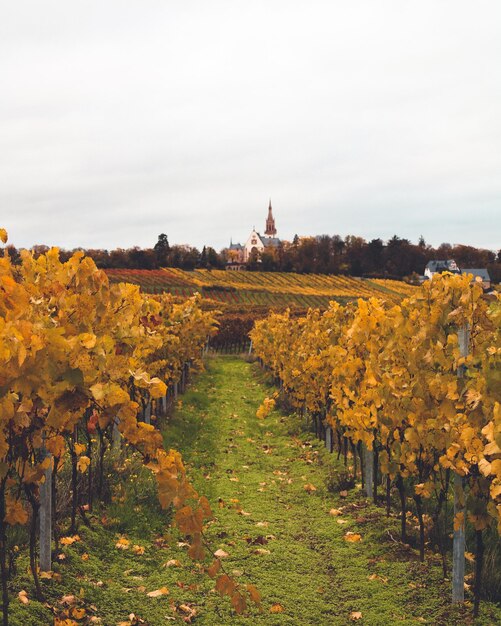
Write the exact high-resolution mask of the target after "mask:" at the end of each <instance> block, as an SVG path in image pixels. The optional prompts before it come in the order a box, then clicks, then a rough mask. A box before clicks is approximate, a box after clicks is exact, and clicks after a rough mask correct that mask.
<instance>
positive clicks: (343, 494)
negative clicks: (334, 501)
mask: <svg viewBox="0 0 501 626" xmlns="http://www.w3.org/2000/svg"><path fill="white" fill-rule="evenodd" d="M339 495H340V496H341V498H347V497H348V492H347V491H346V489H344V490H343V491H340V492H339Z"/></svg>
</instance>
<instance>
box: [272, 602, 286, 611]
mask: <svg viewBox="0 0 501 626" xmlns="http://www.w3.org/2000/svg"><path fill="white" fill-rule="evenodd" d="M284 610H285V609H284V607H283V606H282V605H281V604H278V603H277V604H273V605H272V606H271V607H270V613H283V612H284Z"/></svg>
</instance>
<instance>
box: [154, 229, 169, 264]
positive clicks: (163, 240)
mask: <svg viewBox="0 0 501 626" xmlns="http://www.w3.org/2000/svg"><path fill="white" fill-rule="evenodd" d="M153 250H154V251H155V257H156V260H157V264H158V265H159V266H165V265H168V264H169V252H170V246H169V240H168V238H167V235H166V234H165V233H161V234H160V235H158V241H157V243H156V244H155V245H154V246H153Z"/></svg>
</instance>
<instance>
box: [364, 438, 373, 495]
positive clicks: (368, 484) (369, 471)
mask: <svg viewBox="0 0 501 626" xmlns="http://www.w3.org/2000/svg"><path fill="white" fill-rule="evenodd" d="M362 450H363V459H364V488H365V495H366V496H367V497H368V498H372V497H374V450H369V449H368V448H367V445H366V444H365V443H363V444H362Z"/></svg>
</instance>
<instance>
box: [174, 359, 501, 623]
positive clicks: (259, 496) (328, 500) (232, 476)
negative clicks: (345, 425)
mask: <svg viewBox="0 0 501 626" xmlns="http://www.w3.org/2000/svg"><path fill="white" fill-rule="evenodd" d="M267 393H269V389H266V386H265V385H264V381H263V375H262V374H261V373H260V372H259V370H258V369H257V367H256V366H252V365H250V364H248V363H246V362H244V361H241V360H236V359H229V358H226V359H225V358H221V359H217V360H214V361H212V362H211V364H210V367H209V371H208V373H207V374H205V375H204V376H202V377H201V378H200V379H199V380H198V382H197V383H196V384H195V385H194V388H193V389H192V390H190V391H189V392H188V394H187V395H186V397H185V398H184V399H183V407H182V409H181V410H180V411H178V413H177V414H176V417H175V420H174V423H173V426H174V427H175V433H177V438H175V441H174V444H176V445H177V446H178V447H179V448H180V449H181V450H182V452H183V455H184V457H185V460H186V461H187V462H188V464H189V465H190V468H191V471H192V473H193V475H195V476H196V484H197V487H198V489H199V490H200V492H201V493H205V494H206V495H207V496H208V497H209V500H210V501H211V504H212V505H213V507H214V510H215V511H216V521H215V522H214V523H213V524H212V525H211V527H210V530H209V536H210V537H211V540H212V542H213V546H214V549H217V548H221V549H223V550H224V551H225V552H227V553H228V554H229V557H228V558H227V559H225V561H226V563H225V565H226V566H227V569H229V570H230V571H231V570H233V571H234V572H235V573H236V574H242V580H244V581H245V582H252V583H255V584H256V585H257V586H258V587H259V588H260V590H261V592H262V594H263V598H264V601H263V608H264V610H263V613H262V614H258V613H255V614H253V615H252V617H251V618H250V619H249V618H248V617H247V618H243V617H233V618H230V617H229V606H228V604H227V601H226V600H221V599H220V598H219V597H218V596H213V595H210V594H209V596H208V600H207V601H206V602H205V604H204V606H203V607H201V611H200V613H201V617H200V620H199V622H198V621H197V623H200V624H230V623H231V624H249V621H250V622H251V623H252V624H269V625H279V624H291V625H299V624H325V625H327V624H332V625H337V624H349V623H353V621H354V620H353V618H355V617H356V616H357V612H360V613H361V614H362V618H361V619H360V620H356V621H357V622H358V623H363V624H370V625H371V626H379V625H381V626H386V625H389V624H402V625H405V624H409V625H410V624H426V623H428V624H465V623H467V621H468V618H467V617H466V616H465V614H464V613H463V614H461V612H458V611H456V612H454V611H453V610H452V609H451V606H450V603H449V595H450V592H449V586H448V583H444V582H443V581H442V577H441V569H440V567H439V565H438V561H437V560H435V559H434V557H433V555H430V557H429V558H428V561H427V562H426V563H425V564H420V563H419V562H418V560H417V556H416V553H415V552H414V551H412V550H409V549H406V548H404V547H402V546H400V545H399V544H396V543H395V542H394V541H393V540H392V538H393V537H398V521H397V520H396V519H395V518H390V519H388V518H386V516H385V515H384V512H383V511H382V510H381V509H378V508H376V507H373V506H368V505H367V503H366V501H365V500H364V499H363V498H362V497H361V495H360V490H359V489H354V490H352V491H351V492H350V494H349V496H348V498H341V497H340V496H339V495H336V494H333V493H331V492H330V491H329V490H328V489H327V487H328V485H329V484H332V482H335V481H336V476H337V475H338V473H339V471H340V470H342V466H341V465H340V464H339V462H337V461H336V459H335V455H331V454H328V453H327V451H326V450H325V449H323V448H322V446H321V444H320V443H319V442H318V441H316V440H315V439H314V438H310V435H309V434H308V433H305V432H304V430H303V429H302V428H301V426H302V425H301V424H299V423H298V422H297V421H295V420H294V418H292V417H290V416H288V417H285V416H283V414H281V413H280V412H279V411H275V412H273V413H272V415H270V416H269V417H268V418H266V420H264V421H260V420H257V419H256V417H255V413H256V409H257V407H258V406H259V404H260V402H261V401H262V399H263V398H264V397H265V395H266V394H267ZM169 433H172V431H171V430H169ZM311 437H313V436H311ZM305 485H313V486H314V487H315V489H316V491H311V492H308V491H307V490H305V488H304V487H305ZM218 503H219V504H218ZM333 507H334V508H338V509H339V508H341V510H342V514H341V515H339V516H336V517H335V516H332V515H330V514H329V511H330V509H331V508H333ZM347 532H352V533H358V534H360V535H361V536H362V540H361V541H360V542H353V543H352V542H348V541H346V540H345V538H344V537H345V535H346V533H347ZM263 550H266V551H269V553H263V552H262V551H263ZM259 552H261V553H259ZM198 600H199V601H200V598H198ZM273 605H280V607H281V608H283V612H280V613H270V609H271V607H273ZM478 623H484V624H496V623H501V612H499V611H498V610H497V609H495V608H493V607H492V606H488V605H486V607H484V618H483V619H482V620H481V621H479V622H478Z"/></svg>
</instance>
